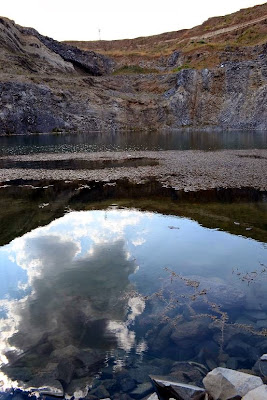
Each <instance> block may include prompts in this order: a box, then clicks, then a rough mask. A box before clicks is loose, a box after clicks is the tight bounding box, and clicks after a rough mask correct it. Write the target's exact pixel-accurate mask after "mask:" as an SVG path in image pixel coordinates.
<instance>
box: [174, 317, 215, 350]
mask: <svg viewBox="0 0 267 400" xmlns="http://www.w3.org/2000/svg"><path fill="white" fill-rule="evenodd" d="M208 332H209V328H208V323H207V321H206V320H202V319H193V320H192V321H185V322H182V323H179V324H178V325H177V326H176V327H175V329H174V331H173V333H172V335H171V339H172V340H173V342H174V343H175V344H180V342H181V341H183V340H184V339H186V340H188V339H192V338H193V339H195V338H196V337H197V338H198V339H200V338H205V336H207V335H208Z"/></svg>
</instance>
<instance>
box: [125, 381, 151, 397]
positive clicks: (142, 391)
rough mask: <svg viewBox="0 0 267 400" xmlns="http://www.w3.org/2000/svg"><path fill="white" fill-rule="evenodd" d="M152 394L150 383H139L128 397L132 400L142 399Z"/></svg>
mask: <svg viewBox="0 0 267 400" xmlns="http://www.w3.org/2000/svg"><path fill="white" fill-rule="evenodd" d="M151 392H153V386H152V385H151V383H150V382H145V383H141V384H140V385H137V387H136V388H135V389H134V390H133V391H132V392H131V393H130V396H131V397H133V398H134V399H142V398H143V397H145V396H147V395H148V394H150V393H151Z"/></svg>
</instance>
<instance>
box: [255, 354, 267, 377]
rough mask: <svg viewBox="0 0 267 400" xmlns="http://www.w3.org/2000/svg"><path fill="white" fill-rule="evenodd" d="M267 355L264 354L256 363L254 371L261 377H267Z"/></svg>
mask: <svg viewBox="0 0 267 400" xmlns="http://www.w3.org/2000/svg"><path fill="white" fill-rule="evenodd" d="M266 356H267V355H266V354H263V355H262V356H261V357H260V358H259V359H258V360H257V361H256V363H255V365H254V367H253V371H254V372H255V373H256V374H258V375H260V376H261V377H267V357H266Z"/></svg>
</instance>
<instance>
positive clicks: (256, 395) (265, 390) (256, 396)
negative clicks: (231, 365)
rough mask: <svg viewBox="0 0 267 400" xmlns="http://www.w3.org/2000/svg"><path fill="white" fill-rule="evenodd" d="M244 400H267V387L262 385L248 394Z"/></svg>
mask: <svg viewBox="0 0 267 400" xmlns="http://www.w3.org/2000/svg"><path fill="white" fill-rule="evenodd" d="M242 400H267V385H262V386H259V387H257V388H256V389H253V390H251V391H250V392H248V393H247V394H246V395H245V396H244V397H242Z"/></svg>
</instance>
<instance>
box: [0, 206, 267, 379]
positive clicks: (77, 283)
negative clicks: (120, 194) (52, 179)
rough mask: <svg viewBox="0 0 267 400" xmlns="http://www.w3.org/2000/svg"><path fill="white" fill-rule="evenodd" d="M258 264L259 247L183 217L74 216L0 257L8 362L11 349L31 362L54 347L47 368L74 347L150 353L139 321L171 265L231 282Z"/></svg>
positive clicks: (262, 255)
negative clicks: (147, 300) (57, 353)
mask: <svg viewBox="0 0 267 400" xmlns="http://www.w3.org/2000/svg"><path fill="white" fill-rule="evenodd" d="M259 262H261V263H264V262H266V249H265V248H264V245H263V244H262V243H260V242H256V241H254V240H251V239H246V238H243V237H239V236H234V235H231V234H228V233H225V232H221V231H217V230H212V229H207V228H203V227H201V226H200V225H199V224H198V223H196V222H194V221H192V220H189V219H186V218H179V217H173V216H163V215H160V214H153V213H148V212H146V213H144V212H139V211H135V210H116V209H110V210H107V211H87V212H85V211H84V212H71V213H68V214H66V215H65V216H64V217H62V218H60V219H58V220H55V221H54V222H52V223H51V224H49V225H48V226H45V227H41V228H38V229H35V230H33V231H32V232H30V233H27V234H25V235H24V236H22V237H21V238H17V239H15V240H13V241H12V242H11V243H10V244H9V245H6V246H3V247H2V248H1V249H0V274H1V280H0V301H1V303H0V304H1V306H2V307H1V309H2V311H1V317H2V319H1V322H0V323H1V334H0V335H1V338H0V343H1V344H0V353H1V354H0V355H1V361H2V362H6V361H7V358H6V352H7V351H8V350H16V351H18V352H20V353H25V352H26V353H27V352H29V351H30V352H32V357H33V353H34V351H32V349H34V348H35V347H36V345H38V346H42V345H44V344H46V345H47V344H49V345H50V347H51V349H53V351H52V350H51V351H49V350H48V351H47V360H45V358H43V362H44V365H45V363H46V362H47V363H48V361H49V358H51V357H52V358H53V354H54V353H55V351H57V350H54V349H58V350H59V351H60V349H66V348H69V346H73V347H76V348H77V347H78V348H83V349H96V350H97V351H98V350H99V351H101V352H107V351H112V350H113V349H116V348H119V349H122V350H124V351H126V352H128V351H130V350H133V351H134V352H139V353H141V352H142V351H149V349H147V345H146V341H145V338H144V337H142V336H140V335H139V336H138V335H137V334H136V332H135V320H136V318H138V317H139V316H140V315H142V314H143V313H145V301H144V299H143V296H142V295H149V294H151V293H153V292H155V291H157V290H158V289H159V288H160V287H161V285H162V279H164V278H166V276H165V275H164V267H168V268H170V269H172V270H174V271H175V272H176V273H180V274H182V275H184V276H191V275H194V276H202V277H203V276H204V277H219V278H222V279H224V280H225V281H229V282H230V281H231V280H233V275H232V269H233V268H234V267H238V268H239V269H240V270H243V271H251V270H253V268H254V269H255V268H258V267H259ZM51 355H52V356H51ZM35 357H37V358H38V357H39V356H38V354H37V355H35ZM94 357H95V358H96V359H98V356H94ZM99 357H100V356H99ZM100 358H101V357H100ZM44 365H40V369H42V368H46V367H44ZM15 377H16V376H15V375H14V376H11V378H13V379H14V378H15Z"/></svg>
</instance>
